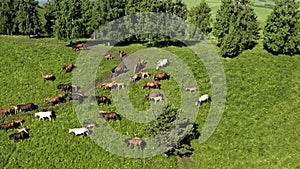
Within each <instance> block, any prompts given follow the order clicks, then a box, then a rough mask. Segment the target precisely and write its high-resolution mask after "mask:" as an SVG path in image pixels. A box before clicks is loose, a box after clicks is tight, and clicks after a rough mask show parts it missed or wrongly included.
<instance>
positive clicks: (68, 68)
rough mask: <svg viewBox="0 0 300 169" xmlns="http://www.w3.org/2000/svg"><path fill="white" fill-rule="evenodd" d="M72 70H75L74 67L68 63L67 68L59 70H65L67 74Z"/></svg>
mask: <svg viewBox="0 0 300 169" xmlns="http://www.w3.org/2000/svg"><path fill="white" fill-rule="evenodd" d="M73 68H75V65H74V64H72V63H70V64H68V65H67V66H64V67H62V68H61V70H66V72H67V73H68V72H71V71H72V70H73Z"/></svg>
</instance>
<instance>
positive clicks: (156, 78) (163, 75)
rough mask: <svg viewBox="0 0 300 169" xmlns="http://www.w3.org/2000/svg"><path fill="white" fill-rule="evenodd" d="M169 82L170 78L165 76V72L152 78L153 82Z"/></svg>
mask: <svg viewBox="0 0 300 169" xmlns="http://www.w3.org/2000/svg"><path fill="white" fill-rule="evenodd" d="M165 79H167V80H169V79H170V76H169V75H168V74H167V72H161V73H157V74H156V75H155V76H154V80H155V81H159V80H165Z"/></svg>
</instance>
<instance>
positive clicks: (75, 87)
mask: <svg viewBox="0 0 300 169" xmlns="http://www.w3.org/2000/svg"><path fill="white" fill-rule="evenodd" d="M57 89H60V90H62V91H65V92H66V91H70V92H77V91H78V90H79V89H80V87H79V86H78V85H75V84H71V83H68V84H59V85H57Z"/></svg>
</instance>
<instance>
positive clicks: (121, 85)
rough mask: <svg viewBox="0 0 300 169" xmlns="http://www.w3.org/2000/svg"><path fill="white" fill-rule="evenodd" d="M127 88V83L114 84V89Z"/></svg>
mask: <svg viewBox="0 0 300 169" xmlns="http://www.w3.org/2000/svg"><path fill="white" fill-rule="evenodd" d="M125 87H126V85H125V83H116V82H114V84H113V86H112V89H123V88H125Z"/></svg>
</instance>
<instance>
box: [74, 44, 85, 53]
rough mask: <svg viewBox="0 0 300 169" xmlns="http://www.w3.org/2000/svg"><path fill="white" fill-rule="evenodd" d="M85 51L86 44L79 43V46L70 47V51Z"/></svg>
mask: <svg viewBox="0 0 300 169" xmlns="http://www.w3.org/2000/svg"><path fill="white" fill-rule="evenodd" d="M81 48H82V49H87V46H86V44H85V43H79V44H75V45H74V46H73V47H72V49H73V50H76V51H77V50H79V49H81Z"/></svg>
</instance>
